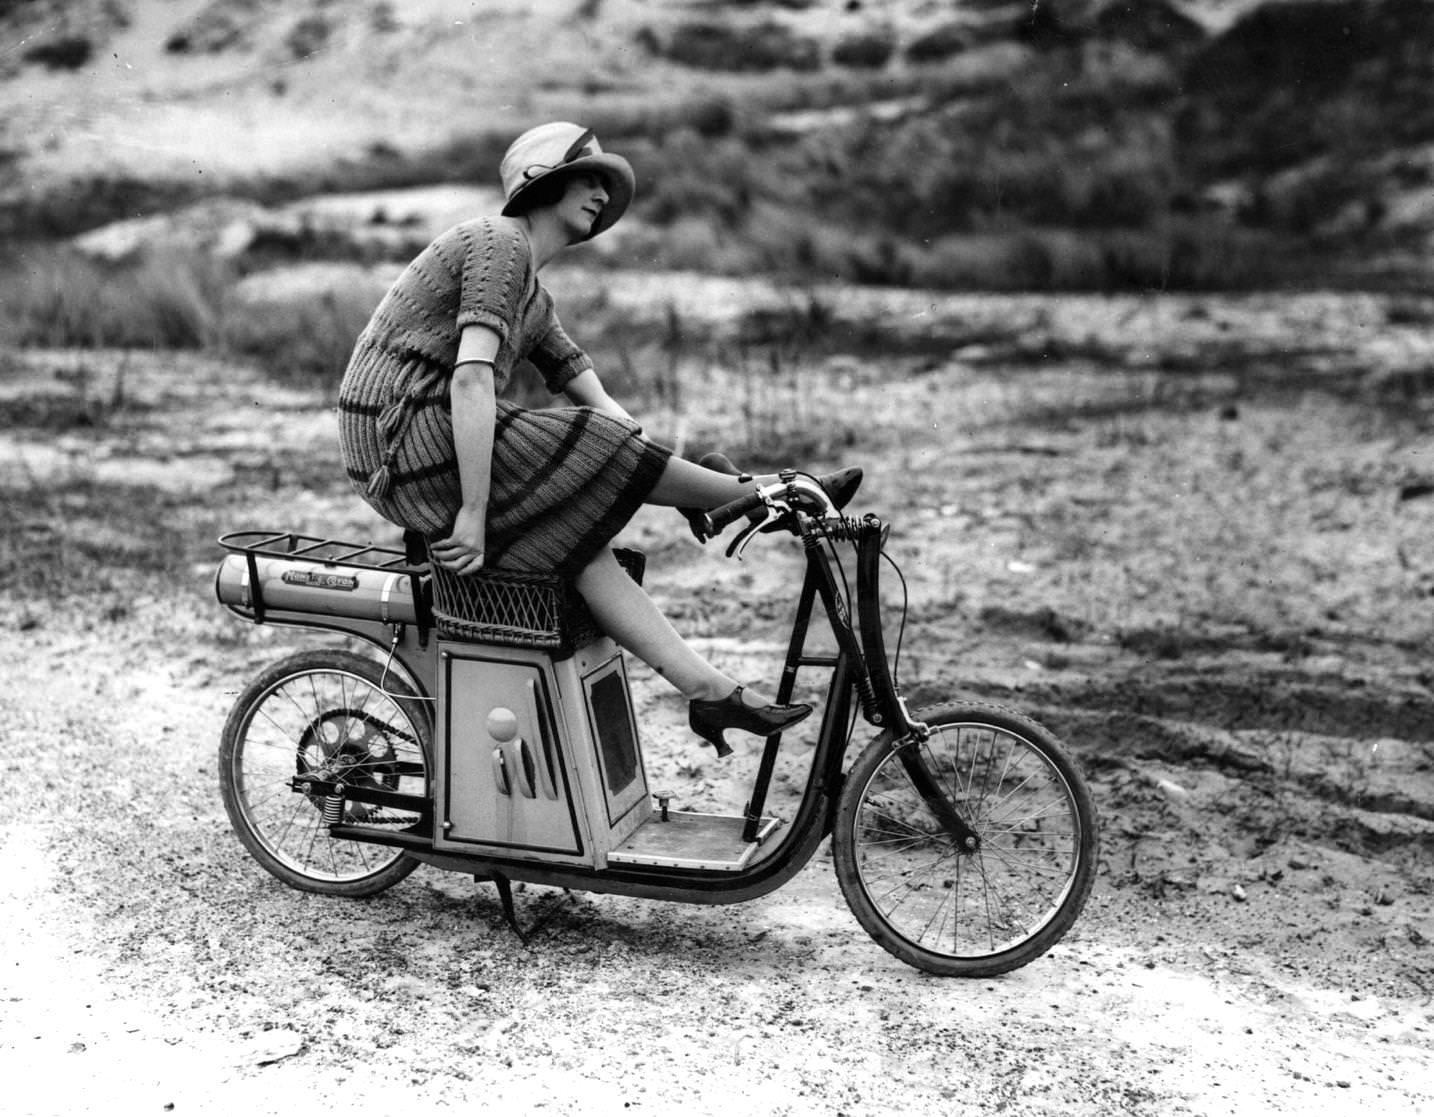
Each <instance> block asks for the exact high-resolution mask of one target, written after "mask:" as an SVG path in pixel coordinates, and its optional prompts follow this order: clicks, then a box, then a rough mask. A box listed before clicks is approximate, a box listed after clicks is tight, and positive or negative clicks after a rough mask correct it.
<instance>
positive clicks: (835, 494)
mask: <svg viewBox="0 0 1434 1117" xmlns="http://www.w3.org/2000/svg"><path fill="white" fill-rule="evenodd" d="M861 476H862V474H861V466H859V465H853V466H848V467H847V468H846V469H838V470H837V471H836V472H835V473H824V474H822V476H820V477H818V478H817V483H818V484H819V485H821V487H822V488H823V489H825V490H826V493H827V496H829V497H830V498H831V502H832V503H833V504H835V505H836V506H837V508H838V509H841V508H845V507H846V506H847V505H848V504H850V503H851V498H852V497H854V496H856V491H857V489H859V488H861Z"/></svg>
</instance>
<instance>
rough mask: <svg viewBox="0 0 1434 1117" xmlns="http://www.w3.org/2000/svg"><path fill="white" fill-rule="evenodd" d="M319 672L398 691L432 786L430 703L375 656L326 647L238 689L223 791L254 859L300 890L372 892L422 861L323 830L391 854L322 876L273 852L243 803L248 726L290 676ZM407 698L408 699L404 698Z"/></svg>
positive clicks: (223, 759) (223, 758)
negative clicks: (344, 874)
mask: <svg viewBox="0 0 1434 1117" xmlns="http://www.w3.org/2000/svg"><path fill="white" fill-rule="evenodd" d="M321 673H329V674H333V673H342V674H345V675H349V676H356V677H357V678H359V679H361V680H362V681H363V682H364V683H366V684H368V685H369V686H371V687H373V688H374V689H375V690H379V691H382V690H387V691H388V692H389V693H390V694H392V695H395V696H398V697H399V699H400V701H399V702H397V703H396V705H397V706H398V708H399V709H401V710H402V712H403V713H404V714H405V715H406V720H407V722H408V726H409V728H410V729H412V731H413V736H414V737H415V738H416V739H417V742H418V747H419V749H420V750H421V752H422V756H423V767H424V782H425V785H426V786H425V791H427V790H428V788H427V784H428V780H429V779H431V773H432V770H433V769H432V748H431V740H432V730H431V728H430V723H429V715H428V711H427V709H426V706H427V704H426V703H424V702H421V701H419V700H418V699H417V698H416V697H415V696H414V693H413V690H412V688H411V687H409V686H408V685H407V684H406V683H404V682H403V681H402V680H401V679H400V678H398V677H397V675H395V674H393V673H389V674H388V676H387V677H385V676H384V673H383V670H382V668H381V667H380V665H378V664H377V663H375V662H373V661H372V660H370V659H365V658H364V657H363V656H360V655H356V654H354V653H353V652H347V651H340V650H337V649H324V650H314V651H305V652H298V653H295V654H294V655H290V656H287V657H285V658H284V659H281V660H279V661H278V662H276V663H274V664H272V665H271V666H269V667H268V668H266V669H265V670H264V671H263V672H261V673H260V674H259V675H258V676H257V677H256V678H255V679H254V680H253V681H252V682H251V683H250V684H249V685H248V686H247V687H245V688H244V690H243V691H242V692H240V694H239V697H238V698H237V699H236V700H235V702H234V706H233V708H232V709H231V710H230V711H229V717H228V719H227V720H226V721H225V723H224V731H223V734H222V736H221V739H220V745H219V791H220V795H221V797H222V798H223V800H224V809H225V810H226V811H227V812H228V815H229V822H230V825H232V826H233V828H234V832H235V834H236V835H237V836H238V838H239V840H240V841H241V842H242V843H243V844H244V848H245V849H247V850H248V851H249V853H250V854H251V855H252V856H253V858H254V860H256V861H257V862H259V864H260V865H262V866H263V867H264V868H265V869H266V870H268V872H270V873H272V874H273V875H274V876H275V877H277V878H278V879H279V880H281V881H283V882H284V883H285V884H287V885H289V886H290V887H292V888H296V889H299V890H300V891H303V892H318V893H321V894H323V895H326V896H347V897H353V898H357V897H363V896H373V895H375V894H377V893H379V892H382V891H384V890H385V889H387V888H391V887H393V886H394V885H395V884H397V883H398V882H399V881H401V880H403V879H404V878H405V877H407V876H408V875H409V874H410V873H412V872H413V870H414V869H416V868H418V865H419V862H417V861H415V860H414V859H413V858H412V857H410V856H409V855H408V854H407V853H405V852H404V851H402V850H399V849H395V848H394V847H391V846H380V845H373V844H370V843H363V842H335V841H334V840H333V839H331V838H329V837H328V836H327V835H323V837H322V840H324V841H327V842H332V843H333V848H335V849H340V850H353V849H355V847H359V846H363V847H364V849H365V850H378V851H380V853H381V855H384V854H389V853H391V854H392V856H391V857H390V858H389V859H388V860H386V861H385V862H383V863H382V864H381V865H379V866H377V867H376V868H374V869H373V871H371V872H365V873H362V874H360V875H358V876H355V877H351V878H346V879H341V880H335V879H330V878H328V877H324V876H314V875H310V874H309V873H306V872H304V871H303V870H302V869H301V868H298V867H295V866H294V865H291V864H288V863H286V862H285V861H283V860H281V859H280V858H279V857H278V856H276V855H275V853H274V852H273V849H272V847H271V845H270V843H269V842H267V841H266V840H265V838H264V835H263V834H262V833H261V828H260V826H259V824H258V823H257V822H256V821H255V820H254V819H253V817H252V816H251V814H250V812H249V811H248V810H247V809H246V806H245V799H244V793H243V788H244V784H245V781H244V745H245V742H246V740H247V739H248V733H249V727H250V725H251V724H252V722H253V719H254V717H255V715H256V714H257V713H258V712H259V708H260V706H261V705H262V704H263V703H264V701H265V700H266V699H268V698H270V697H272V696H273V695H274V693H275V691H276V690H277V689H278V688H279V687H280V686H282V685H283V684H285V683H286V682H291V681H293V680H294V679H297V678H301V677H302V676H304V675H306V674H321ZM405 699H407V700H406V701H405ZM315 809H316V810H317V808H315Z"/></svg>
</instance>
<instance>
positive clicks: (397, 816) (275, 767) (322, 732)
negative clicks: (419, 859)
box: [224, 653, 427, 894]
mask: <svg viewBox="0 0 1434 1117" xmlns="http://www.w3.org/2000/svg"><path fill="white" fill-rule="evenodd" d="M294 658H295V660H296V661H299V660H303V661H305V663H306V666H304V667H302V668H296V669H295V670H293V671H292V672H288V673H285V672H282V671H281V670H280V669H279V668H277V667H276V668H275V671H274V678H273V681H272V682H271V683H269V684H268V685H267V686H264V685H261V682H260V681H256V683H255V684H254V685H253V687H251V690H252V691H253V693H252V696H251V695H250V694H249V693H248V692H246V695H245V696H244V697H243V698H241V703H246V705H244V717H243V718H242V720H240V721H239V722H237V723H236V724H235V726H234V727H233V728H232V729H231V728H229V727H226V741H225V750H226V755H227V756H228V757H229V759H228V761H227V767H226V769H225V770H226V771H227V772H229V773H231V775H230V777H229V786H227V787H225V789H224V790H225V795H226V800H227V801H229V803H230V806H231V816H232V817H233V818H234V821H235V825H236V827H237V828H239V829H240V836H241V837H245V841H246V844H248V845H249V846H250V849H251V851H252V852H254V854H255V856H256V857H257V858H259V860H260V862H261V864H264V865H265V867H267V868H270V870H271V871H272V872H275V873H276V875H280V876H281V877H282V878H283V879H288V880H289V881H290V883H296V882H299V881H301V882H302V885H301V886H302V887H310V888H314V889H317V890H320V891H323V890H326V889H328V888H330V887H331V886H332V888H334V889H344V890H346V891H349V892H351V893H352V894H362V892H363V890H364V889H365V888H367V887H368V884H367V882H369V881H371V880H375V881H379V882H380V886H382V882H384V881H389V880H396V879H399V877H401V876H402V875H405V874H406V872H407V871H408V868H407V867H406V866H411V864H412V862H408V861H407V860H406V858H405V856H404V854H403V853H402V851H401V850H399V849H396V848H394V847H391V846H379V845H374V844H372V843H369V842H362V841H354V840H350V839H336V838H334V837H332V836H331V835H330V833H329V829H328V827H327V826H325V825H324V824H323V821H322V809H321V808H322V804H321V802H319V800H318V799H317V798H315V797H313V796H311V795H306V794H304V793H302V792H299V791H295V790H294V784H293V782H292V781H293V780H294V779H295V777H296V776H300V777H309V778H312V779H315V780H320V781H332V782H335V783H346V784H349V785H351V786H354V787H365V788H375V789H388V790H395V791H402V790H404V789H405V788H412V789H413V790H414V791H415V792H416V793H418V792H421V791H422V790H423V789H424V788H426V782H427V762H426V759H425V754H424V746H423V744H422V743H421V742H422V740H423V739H424V738H423V737H422V736H421V729H420V727H419V726H418V725H417V724H415V723H414V721H413V719H412V718H411V717H410V716H409V714H408V712H407V710H406V708H405V707H404V706H403V705H402V704H400V703H399V702H397V701H395V699H394V698H393V697H391V696H390V695H389V694H387V693H385V692H384V691H383V690H382V689H381V688H380V687H379V686H378V685H377V684H376V682H375V678H376V677H377V670H378V668H377V667H376V666H371V665H369V664H368V663H367V662H366V661H362V660H360V659H359V657H356V656H353V655H351V654H350V653H334V655H333V656H329V655H327V654H326V653H301V655H300V656H298V657H294ZM287 662H288V661H286V663H287ZM340 663H342V666H340ZM307 664H312V666H308V665H307ZM329 664H332V665H329ZM370 672H372V673H373V674H374V676H375V678H369V677H367V675H368V673H370ZM380 816H381V817H380ZM344 817H345V821H347V822H349V823H353V824H382V825H384V826H395V825H397V826H404V825H412V824H413V823H415V822H417V821H418V819H419V815H418V814H417V813H415V812H413V811H408V810H404V809H402V808H398V807H387V808H384V809H382V810H381V811H380V810H377V809H372V808H370V807H367V806H363V807H362V808H361V809H357V810H356V809H350V808H346V810H345V813H344ZM246 835H247V837H246ZM395 874H396V875H395ZM350 885H352V886H353V888H350V887H349V886H350Z"/></svg>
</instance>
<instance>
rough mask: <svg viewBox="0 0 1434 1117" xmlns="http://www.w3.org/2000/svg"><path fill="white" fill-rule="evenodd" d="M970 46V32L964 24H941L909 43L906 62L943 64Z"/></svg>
mask: <svg viewBox="0 0 1434 1117" xmlns="http://www.w3.org/2000/svg"><path fill="white" fill-rule="evenodd" d="M970 46H971V31H970V28H969V27H967V26H966V25H965V24H964V23H943V24H941V25H940V26H938V27H933V28H932V29H931V30H930V31H928V32H926V34H924V35H921V36H919V37H918V38H916V39H913V40H912V41H911V44H910V45H909V46H908V47H907V48H906V59H907V61H908V62H943V61H945V60H946V59H948V58H950V57H951V56H952V55H953V54H960V53H961V52H962V51H963V50H966V49H967V48H968V47H970Z"/></svg>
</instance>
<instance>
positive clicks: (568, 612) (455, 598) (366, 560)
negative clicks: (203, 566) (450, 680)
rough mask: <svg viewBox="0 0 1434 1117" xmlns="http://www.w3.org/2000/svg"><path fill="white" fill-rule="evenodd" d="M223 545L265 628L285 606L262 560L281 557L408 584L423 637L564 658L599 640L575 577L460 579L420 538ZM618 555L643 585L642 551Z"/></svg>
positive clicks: (239, 536)
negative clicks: (241, 572)
mask: <svg viewBox="0 0 1434 1117" xmlns="http://www.w3.org/2000/svg"><path fill="white" fill-rule="evenodd" d="M219 544H220V546H222V547H224V548H225V550H227V551H229V552H230V553H231V554H234V555H237V556H240V557H242V559H243V560H244V563H245V568H246V570H247V577H246V578H245V581H244V585H245V587H246V591H247V596H246V597H245V599H244V600H243V602H242V604H243V605H244V607H245V608H246V609H248V610H250V611H251V613H252V617H253V620H254V621H255V623H257V624H263V623H264V621H265V617H266V614H267V613H269V612H276V611H279V610H280V609H285V608H287V606H282V605H279V604H277V603H276V602H274V601H272V600H270V601H266V600H265V594H264V589H263V579H262V577H261V573H262V572H261V570H260V561H261V560H266V561H268V560H279V561H281V562H285V563H302V564H314V566H315V567H322V571H323V574H322V577H323V578H324V579H325V580H326V579H327V576H328V573H329V572H330V571H332V572H333V576H334V578H335V580H336V581H341V580H343V579H344V578H345V572H348V571H369V572H371V573H379V574H385V575H387V576H388V579H389V582H388V584H389V585H392V584H393V582H394V581H395V580H403V579H406V580H408V582H409V590H410V593H411V595H412V599H413V602H414V606H415V609H416V611H417V621H418V626H419V630H420V632H421V633H424V634H426V633H427V632H428V631H429V630H430V629H436V630H437V632H438V634H439V636H442V637H447V638H448V639H453V640H461V641H465V642H474V643H490V644H503V645H507V646H510V647H522V648H535V649H539V650H542V651H547V652H550V653H552V654H554V655H556V656H558V657H560V658H562V657H566V656H569V655H571V654H572V653H573V652H574V651H575V650H576V649H577V648H580V647H583V646H584V645H586V644H588V643H590V642H591V641H593V640H595V639H597V638H598V637H599V636H600V635H601V632H600V631H599V629H598V626H597V622H596V621H594V620H593V617H592V614H591V613H590V612H589V611H588V608H587V606H586V604H585V603H584V602H583V600H582V598H581V597H580V596H579V595H578V593H577V591H576V589H574V587H573V585H572V582H571V580H570V579H567V578H563V577H560V576H559V575H556V574H540V573H533V572H528V571H521V570H504V569H501V568H492V569H484V570H480V571H479V572H478V573H476V574H455V573H453V572H452V571H449V570H445V569H444V568H443V567H441V566H439V565H438V564H437V563H436V562H431V561H429V560H428V555H427V549H426V546H425V544H424V541H423V539H422V537H421V536H416V535H415V536H413V537H412V538H410V537H408V536H405V539H404V545H403V546H402V547H384V546H379V545H377V544H373V543H355V542H351V541H348V540H343V539H332V538H325V537H322V536H317V535H304V534H301V533H299V532H292V531H265V530H247V531H234V532H229V533H228V534H226V535H222V536H220V538H219ZM615 553H616V555H617V559H618V562H619V564H620V565H621V566H622V568H623V569H624V570H625V571H627V573H628V575H629V576H630V577H631V578H632V579H633V580H634V581H636V582H638V583H639V584H641V582H642V575H643V569H644V567H645V565H646V562H645V559H644V556H643V555H642V554H641V552H638V551H633V550H629V549H625V548H618V549H617V550H616V552H615ZM415 560H416V561H415ZM313 568H314V567H309V569H310V570H312V569H313ZM310 577H312V575H310ZM285 580H286V581H287V580H288V579H287V577H286V578H285ZM307 584H309V585H312V584H314V583H313V582H312V581H310V582H307ZM336 588H344V587H336ZM387 592H388V591H387V590H385V596H387ZM221 600H222V598H221ZM384 619H387V615H386V614H384Z"/></svg>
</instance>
